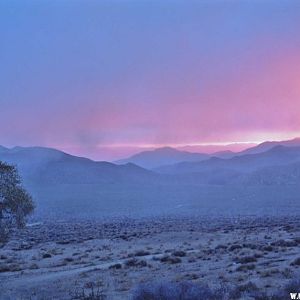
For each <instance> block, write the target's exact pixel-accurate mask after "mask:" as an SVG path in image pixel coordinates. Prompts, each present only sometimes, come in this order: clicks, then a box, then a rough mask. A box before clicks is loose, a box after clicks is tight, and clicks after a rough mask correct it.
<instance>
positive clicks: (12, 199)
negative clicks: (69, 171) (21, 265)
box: [0, 161, 34, 244]
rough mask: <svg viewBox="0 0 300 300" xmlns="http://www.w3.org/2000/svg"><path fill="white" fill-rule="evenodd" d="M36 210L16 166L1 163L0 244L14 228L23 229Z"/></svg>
mask: <svg viewBox="0 0 300 300" xmlns="http://www.w3.org/2000/svg"><path fill="white" fill-rule="evenodd" d="M33 210H34V203H33V201H32V198H31V196H30V195H29V194H28V192H27V191H26V190H25V189H24V188H23V186H22V184H21V178H20V176H19V173H18V170H17V168H16V167H15V166H11V165H8V164H6V163H3V162H1V161H0V244H4V243H5V242H6V241H7V240H8V236H9V232H10V230H11V229H12V228H14V227H15V228H22V227H24V225H25V218H26V216H28V215H29V214H30V213H32V212H33Z"/></svg>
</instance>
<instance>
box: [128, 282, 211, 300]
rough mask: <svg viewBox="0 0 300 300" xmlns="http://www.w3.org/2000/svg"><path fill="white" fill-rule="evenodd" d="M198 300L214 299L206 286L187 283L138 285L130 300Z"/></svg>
mask: <svg viewBox="0 0 300 300" xmlns="http://www.w3.org/2000/svg"><path fill="white" fill-rule="evenodd" d="M157 299H159V300H199V299H212V300H213V299H216V297H215V296H214V294H213V292H212V291H211V289H210V288H209V287H208V286H204V285H203V286H201V285H196V284H192V283H189V282H182V283H174V282H163V283H158V282H152V283H147V284H142V285H140V286H139V287H138V288H137V289H136V290H135V291H134V293H133V297H132V300H157Z"/></svg>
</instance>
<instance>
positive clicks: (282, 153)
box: [0, 139, 300, 217]
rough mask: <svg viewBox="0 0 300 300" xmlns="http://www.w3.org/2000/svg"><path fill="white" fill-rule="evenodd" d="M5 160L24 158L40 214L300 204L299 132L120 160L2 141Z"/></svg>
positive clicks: (0, 156) (258, 209) (22, 166)
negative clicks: (213, 149) (236, 146)
mask: <svg viewBox="0 0 300 300" xmlns="http://www.w3.org/2000/svg"><path fill="white" fill-rule="evenodd" d="M0 160H1V161H5V162H7V163H10V164H14V165H17V167H18V169H19V171H20V174H21V176H22V178H23V182H24V185H25V187H26V188H28V190H29V191H30V192H31V193H32V195H33V196H34V198H35V199H36V202H37V204H38V209H37V215H41V214H42V215H47V216H49V217H51V216H56V217H57V216H61V217H65V216H66V215H68V216H72V217H74V216H76V215H81V216H82V215H84V216H85V217H91V216H95V217H99V216H108V215H109V216H111V215H113V216H116V215H123V216H124V215H126V216H141V215H157V214H170V213H172V214H173V213H174V214H175V213H176V214H178V213H196V212H197V213H202V214H212V213H222V214H224V213H225V214H226V213H230V214H232V213H255V214H256V213H262V212H266V211H267V212H268V213H270V212H271V211H272V212H273V213H274V211H275V212H277V213H278V211H284V210H286V209H289V207H290V208H291V210H292V211H293V212H295V211H297V209H299V212H300V200H299V195H300V139H294V140H291V141H283V142H266V143H262V144H260V145H258V146H256V147H253V148H249V149H247V150H244V151H242V152H239V153H232V152H229V153H215V154H213V155H210V154H202V153H189V152H186V151H179V150H177V149H172V148H161V149H156V150H154V151H145V152H142V153H140V154H137V155H134V156H132V157H131V158H128V159H124V160H121V161H118V162H116V163H110V162H97V161H93V160H90V159H87V158H84V157H77V156H73V155H70V154H67V153H64V152H62V151H59V150H56V149H50V148H43V147H15V148H12V149H8V148H5V147H3V146H1V147H0ZM287 202H288V203H289V206H287V205H286V203H287ZM272 205H273V206H272Z"/></svg>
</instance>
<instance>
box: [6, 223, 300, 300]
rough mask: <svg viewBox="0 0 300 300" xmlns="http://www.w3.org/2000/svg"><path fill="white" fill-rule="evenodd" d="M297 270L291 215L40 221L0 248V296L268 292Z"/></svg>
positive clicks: (298, 236)
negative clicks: (146, 290) (144, 289)
mask: <svg viewBox="0 0 300 300" xmlns="http://www.w3.org/2000/svg"><path fill="white" fill-rule="evenodd" d="M299 275H300V220H299V218H296V217H295V218H292V217H288V218H285V217H280V218H274V217H272V218H268V217H265V218H255V217H240V218H204V217H201V218H195V217H193V218H159V219H150V218H149V219H143V220H131V219H123V220H121V221H120V220H119V221H112V220H110V221H99V222H96V221H90V222H89V221H81V222H75V221H74V222H50V221H47V222H45V223H36V224H31V225H30V226H27V228H25V229H24V230H22V231H20V232H17V233H15V234H14V236H13V237H12V239H11V240H10V242H9V243H8V244H7V245H5V247H3V248H1V249H0V299H11V300H15V299H83V295H82V293H83V289H84V292H85V293H86V295H88V294H89V293H91V292H92V290H94V292H95V293H96V292H98V293H99V294H103V295H105V296H106V299H130V298H131V295H132V292H133V291H134V289H135V288H136V287H137V286H138V285H139V284H140V283H143V282H150V281H157V280H159V281H163V280H170V281H190V282H194V283H201V284H203V283H205V284H208V285H210V286H218V285H220V284H223V283H225V284H230V285H231V286H234V287H235V288H237V289H240V290H241V291H243V289H247V288H248V289H257V290H260V291H264V292H266V293H268V294H270V295H271V294H273V293H274V292H275V291H276V290H277V289H278V288H280V287H281V286H284V285H285V284H286V283H287V282H288V281H290V280H291V279H293V278H299ZM299 292H300V290H299ZM99 299H100V298H99ZM286 299H289V298H288V295H287V298H286Z"/></svg>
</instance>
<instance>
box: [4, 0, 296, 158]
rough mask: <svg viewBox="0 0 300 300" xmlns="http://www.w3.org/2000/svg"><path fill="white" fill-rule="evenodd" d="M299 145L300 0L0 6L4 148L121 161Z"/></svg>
mask: <svg viewBox="0 0 300 300" xmlns="http://www.w3.org/2000/svg"><path fill="white" fill-rule="evenodd" d="M296 136H300V1H296V0H290V1H287V0H264V1H261V0H248V1H247V0H240V1H238V0H222V1H220V0H213V1H212V0H207V1H206V0H197V1H193V0H182V1H177V0H160V1H158V0H152V1H150V0H109V1H106V0H98V1H95V0H93V1H92V0H81V1H79V0H72V1H69V0H44V1H39V0H30V1H29V0H22V1H21V0H18V1H16V0H10V1H7V0H0V145H3V146H7V147H13V146H16V145H20V146H47V147H55V148H58V149H62V150H64V151H67V152H69V153H73V154H76V155H83V156H87V157H91V158H93V159H97V160H114V159H117V158H120V157H122V156H127V155H129V154H132V153H135V152H138V151H140V150H141V149H150V148H151V149H153V148H156V147H162V146H173V147H185V146H189V147H190V148H191V149H192V148H193V147H195V149H196V148H197V147H198V148H197V149H199V147H200V148H201V146H203V147H204V146H207V145H213V146H215V147H210V151H214V150H223V149H225V148H226V149H227V148H232V149H233V150H237V148H238V147H240V148H245V147H246V146H248V145H252V143H259V142H262V141H265V140H282V139H289V138H293V137H296ZM232 144H233V145H232ZM228 145H229V146H228ZM230 145H231V146H230ZM204 148H205V147H204ZM204 148H203V149H204Z"/></svg>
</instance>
